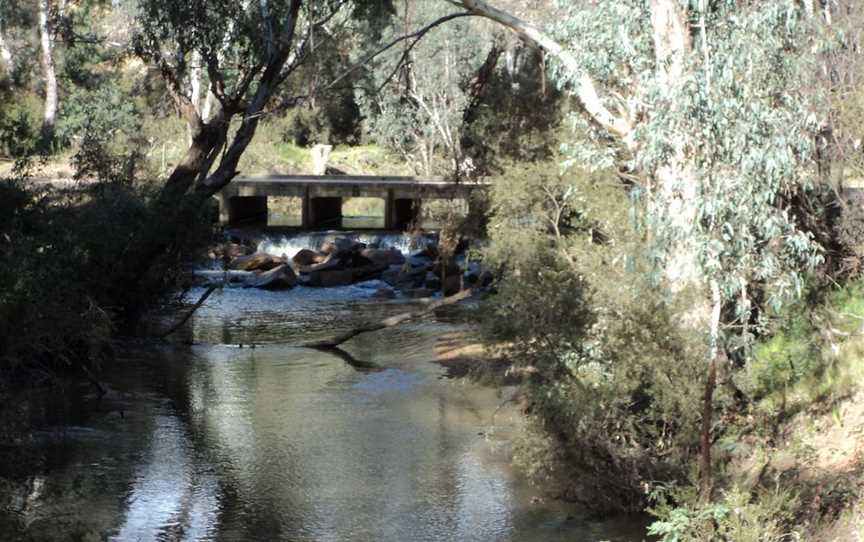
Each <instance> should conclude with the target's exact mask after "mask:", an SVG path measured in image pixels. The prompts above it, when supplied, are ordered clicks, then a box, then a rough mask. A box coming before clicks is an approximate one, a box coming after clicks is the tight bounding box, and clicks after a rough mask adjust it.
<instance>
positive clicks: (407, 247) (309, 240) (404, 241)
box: [258, 231, 438, 258]
mask: <svg viewBox="0 0 864 542" xmlns="http://www.w3.org/2000/svg"><path fill="white" fill-rule="evenodd" d="M338 237H345V238H348V239H351V240H352V241H357V242H360V243H365V244H367V245H377V246H378V247H379V248H384V249H387V248H395V249H397V250H399V251H400V252H402V253H403V254H405V255H408V254H409V253H411V252H413V251H415V250H419V249H423V248H425V247H426V246H428V245H430V244H435V243H437V241H438V236H437V234H435V233H405V232H364V231H321V232H297V233H291V234H279V235H274V234H264V236H263V239H262V240H261V241H260V242H259V243H258V252H266V253H267V254H272V255H273V256H282V255H283V254H284V255H286V256H287V257H289V258H293V257H294V255H295V254H297V253H298V252H299V251H300V250H302V249H304V248H308V249H312V250H320V249H321V247H322V246H323V245H324V243H327V242H328V241H332V240H334V239H336V238H338Z"/></svg>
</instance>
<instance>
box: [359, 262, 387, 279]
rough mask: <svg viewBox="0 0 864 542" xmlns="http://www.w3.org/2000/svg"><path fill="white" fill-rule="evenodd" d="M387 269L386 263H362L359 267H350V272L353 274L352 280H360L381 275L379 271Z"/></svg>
mask: <svg viewBox="0 0 864 542" xmlns="http://www.w3.org/2000/svg"><path fill="white" fill-rule="evenodd" d="M386 270H387V266H386V265H375V264H374V263H373V264H369V265H363V266H360V267H353V268H351V273H352V274H353V275H354V282H361V281H364V280H369V279H373V278H377V277H379V276H381V273H383V272H384V271H386Z"/></svg>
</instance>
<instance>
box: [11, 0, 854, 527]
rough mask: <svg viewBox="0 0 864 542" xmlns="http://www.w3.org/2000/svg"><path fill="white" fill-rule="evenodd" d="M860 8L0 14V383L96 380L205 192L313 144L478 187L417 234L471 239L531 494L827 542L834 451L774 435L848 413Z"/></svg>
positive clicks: (368, 169) (174, 5) (361, 5)
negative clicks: (525, 422)
mask: <svg viewBox="0 0 864 542" xmlns="http://www.w3.org/2000/svg"><path fill="white" fill-rule="evenodd" d="M493 4H494V6H493ZM862 22H864V13H862V11H861V6H859V5H858V3H857V2H854V1H853V0H762V1H749V0H711V1H708V0H652V1H650V2H649V1H647V0H609V1H603V2H596V1H590V0H584V1H582V0H580V1H561V2H555V1H553V0H531V1H517V0H494V1H493V2H485V1H481V0H435V1H425V0H424V1H413V0H405V1H402V0H389V1H377V0H326V1H316V2H311V1H303V0H261V1H259V2H249V1H241V2H237V1H228V0H215V1H214V0H208V1H205V0H182V1H174V0H167V1H166V0H112V1H111V2H108V1H101V0H39V1H37V2H25V1H19V0H4V1H3V2H2V4H0V157H2V160H3V162H2V163H0V168H2V169H0V175H2V176H3V177H4V178H5V180H4V181H3V183H2V184H0V397H2V396H3V395H7V396H11V395H10V394H14V393H19V392H20V391H21V390H22V389H24V390H26V389H32V388H38V387H44V386H50V385H52V383H53V382H55V381H56V380H57V379H60V378H70V377H71V378H81V379H95V380H98V378H99V374H100V372H104V371H110V370H111V360H112V356H113V355H114V354H115V352H114V350H113V349H114V347H113V344H114V342H113V341H114V339H115V338H116V337H117V336H119V335H121V334H128V333H131V332H132V330H134V329H135V324H136V322H137V320H138V319H140V318H141V316H142V315H143V314H145V313H146V311H147V310H149V309H152V308H154V307H158V306H160V305H162V304H165V303H168V302H170V301H171V300H172V299H173V297H174V296H175V295H176V292H177V291H178V289H179V288H180V287H181V282H182V277H183V273H182V269H183V265H184V262H185V261H187V260H188V258H189V257H191V255H192V254H195V253H196V251H197V250H199V249H200V247H201V246H203V245H204V244H206V243H207V242H209V240H210V239H211V237H212V235H213V234H214V233H213V228H214V226H213V224H212V212H213V210H212V207H211V206H210V204H209V202H210V200H211V196H212V195H213V194H215V193H217V192H218V191H219V190H220V189H221V188H223V187H224V186H226V185H227V184H228V183H230V182H231V180H232V179H233V178H234V177H235V176H236V175H237V174H238V173H239V172H243V173H250V172H251V173H256V172H257V173H260V172H269V171H281V172H290V171H302V170H304V168H306V167H308V163H307V160H308V159H307V154H308V152H307V149H308V148H309V147H311V146H312V145H315V144H319V143H320V144H330V145H334V146H335V151H334V157H336V158H337V160H336V166H337V167H338V168H339V169H340V170H344V172H346V173H388V174H392V173H396V172H406V173H416V174H420V175H443V176H447V177H450V178H453V179H457V180H459V182H475V181H477V180H485V181H489V182H492V183H493V188H492V190H491V192H490V193H489V195H488V201H487V202H486V212H485V216H484V217H482V218H483V220H481V221H479V222H478V221H477V220H474V219H475V218H476V217H472V220H469V221H465V222H458V221H455V220H454V221H453V223H451V224H450V225H448V227H447V232H446V233H447V235H452V236H456V237H458V236H460V235H464V236H468V235H471V236H475V237H477V236H481V237H487V238H488V244H484V245H483V246H484V247H485V248H483V249H482V250H479V249H478V254H477V255H476V257H477V258H480V259H482V261H483V265H484V266H485V267H486V268H488V269H491V270H493V271H494V273H495V276H496V289H497V294H496V295H493V296H490V297H489V298H487V299H486V300H484V301H483V303H484V305H483V314H484V315H485V316H484V324H483V337H484V339H483V340H484V342H485V343H486V344H487V351H488V353H489V357H490V360H488V361H487V362H486V363H483V364H480V365H481V366H478V368H477V370H476V371H474V372H475V373H476V376H477V377H478V378H480V379H481V380H484V381H489V382H490V383H491V385H499V384H501V383H504V382H513V381H517V382H519V385H520V386H521V389H522V396H523V400H524V405H525V406H524V410H525V412H526V416H528V417H529V418H530V420H531V423H530V424H529V429H528V430H527V431H526V432H525V434H524V435H523V436H522V437H521V438H520V441H519V443H518V445H517V453H516V454H515V458H514V460H515V461H516V463H517V464H518V465H519V466H520V467H521V468H523V470H524V471H525V472H527V473H529V474H530V475H531V476H533V477H534V478H535V479H536V480H537V483H538V484H541V485H543V486H544V487H546V488H548V490H549V491H550V492H552V493H554V494H555V495H557V496H558V497H562V498H567V499H575V500H581V501H584V502H588V503H591V504H592V506H593V507H595V508H596V509H597V510H598V512H609V511H628V512H639V511H646V510H647V511H650V513H651V514H653V523H652V525H651V527H650V531H651V533H652V534H653V535H655V536H657V537H658V538H659V539H660V540H665V541H677V540H729V541H732V540H734V541H745V540H754V541H755V540H764V541H774V540H776V541H780V540H799V539H801V540H810V539H813V540H816V539H824V540H828V539H832V540H834V539H844V540H845V539H849V540H853V539H855V538H853V536H854V534H855V533H860V532H861V529H862V528H864V527H862V526H864V500H862V499H864V494H862V493H861V492H862V489H864V478H862V477H861V474H860V473H861V467H862V465H864V464H862V463H861V461H862V460H861V458H860V456H856V458H855V459H854V461H853V462H852V463H850V464H844V466H843V467H842V469H845V470H842V472H841V471H840V470H834V471H832V468H834V466H832V465H833V464H832V463H830V462H828V463H825V462H824V461H823V462H822V463H820V465H822V467H821V470H819V471H818V474H814V472H815V470H816V469H815V467H814V460H812V450H813V449H817V452H818V442H819V438H820V437H819V433H818V431H816V430H813V431H815V432H814V433H812V434H810V436H809V437H801V434H802V432H801V430H800V427H799V426H797V425H795V424H801V423H802V416H803V417H804V418H806V417H807V416H811V415H812V416H814V417H817V418H818V417H819V416H822V415H824V416H825V417H826V418H827V419H828V420H829V422H830V420H831V419H834V420H835V423H836V424H841V425H842V423H843V421H842V416H843V414H842V413H843V412H846V411H849V410H854V408H855V406H856V405H858V404H859V402H860V401H862V399H861V396H860V388H859V386H860V384H859V382H860V376H861V374H862V372H861V368H860V367H861V363H860V356H861V352H862V347H864V342H862V340H861V337H860V334H861V330H862V325H861V322H862V319H864V283H862V282H861V278H860V272H861V269H862V258H864V251H862V246H864V244H862V243H864V223H862V220H864V215H862V210H861V208H860V207H861V201H862V198H861V196H860V195H859V193H858V192H856V191H855V190H854V188H855V187H856V186H858V185H860V183H861V178H862V167H864V155H862V143H861V141H862V137H864V134H862V131H861V126H862V120H864V86H862V84H861V81H860V80H859V79H860V77H861V76H860V74H861V67H862V65H864V53H862V47H864V43H862V28H864V27H862ZM340 157H341V158H340ZM33 178H69V179H73V180H76V181H79V180H80V181H83V182H86V183H87V184H86V186H87V188H86V189H83V190H74V191H64V190H62V189H57V188H51V189H49V188H44V187H40V185H39V184H38V183H34V182H32V179H33ZM825 413H828V414H825ZM7 416H8V415H7ZM832 417H833V418H832ZM4 423H7V422H4ZM7 425H9V427H4V428H0V435H6V436H9V435H12V434H13V433H14V431H16V430H17V429H16V428H15V427H14V424H8V423H7ZM829 425H830V423H829ZM793 433H798V436H799V437H800V438H801V439H805V440H806V438H810V441H807V442H809V443H808V444H806V445H805V444H801V442H803V441H802V440H800V439H799V440H798V441H795V442H796V443H797V444H796V446H797V447H793V445H792V439H791V437H790V435H791V434H793ZM9 438H11V437H9ZM850 438H853V437H850ZM742 443H746V445H745V444H742ZM805 451H806V453H805ZM3 454H4V456H5V458H6V459H7V460H8V461H6V463H7V464H8V465H12V467H10V469H12V470H13V471H14V469H15V467H14V465H18V464H21V463H22V462H26V460H27V458H26V457H19V455H20V454H18V455H16V454H17V452H16V451H15V450H14V449H12V450H7V449H6V448H3ZM808 454H809V455H808ZM780 455H783V456H784V457H786V458H787V459H788V458H789V457H791V460H789V461H792V464H793V465H795V469H797V470H796V471H795V472H798V473H799V475H797V476H796V475H790V474H789V472H790V470H789V469H788V468H787V469H785V470H784V469H781V468H780V467H777V466H776V465H777V464H778V463H777V462H774V463H772V458H776V457H779V456H780ZM817 455H818V453H817ZM750 463H753V464H752V465H751V464H750ZM787 463H788V461H787ZM817 463H818V461H817ZM825 465H827V466H825ZM808 469H810V470H808ZM836 469H841V467H839V466H837V467H836ZM800 473H804V474H800ZM808 473H809V474H808ZM4 475H8V476H14V473H13V474H10V473H4ZM814 503H815V504H814ZM825 533H829V534H825ZM844 536H848V537H849V538H843V537H844ZM820 537H821V538H820Z"/></svg>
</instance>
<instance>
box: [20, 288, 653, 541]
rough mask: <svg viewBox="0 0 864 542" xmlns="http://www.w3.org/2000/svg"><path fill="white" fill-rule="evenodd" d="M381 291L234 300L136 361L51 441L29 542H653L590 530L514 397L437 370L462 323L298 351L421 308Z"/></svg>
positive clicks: (455, 320) (437, 318)
mask: <svg viewBox="0 0 864 542" xmlns="http://www.w3.org/2000/svg"><path fill="white" fill-rule="evenodd" d="M375 286H376V285H375V284H366V285H360V286H353V287H346V288H336V289H328V290H313V289H306V288H298V289H295V290H292V291H290V292H259V291H253V290H243V289H239V288H229V289H225V290H224V291H222V292H219V293H216V294H214V295H213V296H212V297H211V300H210V301H208V303H207V305H206V306H205V307H203V308H202V309H201V310H200V311H199V313H197V314H196V316H195V318H194V320H193V321H192V322H191V326H190V327H189V328H188V329H187V330H186V331H185V332H184V333H185V335H181V336H180V337H178V338H177V339H176V343H174V344H164V345H154V344H138V345H127V346H126V347H125V351H124V352H123V354H122V356H121V359H120V360H119V361H118V367H117V369H116V370H114V371H111V372H110V373H109V374H111V375H112V376H111V377H110V380H109V381H108V385H109V386H110V389H111V393H110V394H109V396H108V397H106V398H104V399H102V400H101V401H98V402H92V403H90V404H87V405H84V407H83V408H80V409H78V410H76V411H75V412H73V413H70V414H69V415H68V416H69V417H68V419H66V420H64V421H65V423H66V425H65V427H64V428H63V429H62V430H53V429H52V428H50V427H48V428H45V430H44V434H43V436H44V439H45V444H44V446H45V448H46V449H47V450H49V453H50V454H51V456H52V461H51V464H52V465H53V468H52V469H51V470H50V471H49V472H48V473H46V474H45V475H43V476H38V477H33V478H31V479H30V480H29V481H28V484H29V485H28V487H27V488H26V491H24V492H23V493H22V495H23V497H22V500H21V502H19V503H18V506H19V507H20V510H18V511H17V512H16V513H19V514H21V516H22V517H23V518H25V519H24V522H25V523H26V524H27V525H28V533H29V536H30V537H31V538H32V539H48V540H51V539H53V540H67V539H72V538H74V537H77V536H80V537H81V538H82V539H85V540H86V539H93V540H100V539H108V540H119V541H127V540H128V541H133V540H134V541H138V540H141V541H150V540H152V541H157V540H292V541H306V540H308V541H328V540H333V541H336V540H359V541H365V540H375V541H379V540H393V541H414V540H417V541H427V540H428V541H437V540H441V541H445V540H454V541H462V540H477V541H508V540H513V541H516V540H520V541H522V540H524V541H540V542H543V541H565V540H566V541H573V540H581V541H597V540H610V541H624V540H640V539H641V537H640V534H639V533H640V531H639V525H638V523H637V522H634V521H630V520H627V519H625V518H610V519H609V520H607V521H602V522H597V521H589V520H588V519H585V514H584V513H582V511H581V510H579V509H578V508H575V507H573V506H571V505H567V504H563V503H556V502H550V501H547V500H543V499H541V498H540V494H539V493H538V491H536V490H535V489H534V488H532V487H531V486H529V485H528V484H527V483H526V481H525V480H524V479H523V478H521V477H520V476H519V474H518V473H516V472H514V471H513V469H512V468H511V467H510V457H509V450H510V446H509V442H510V437H511V436H512V434H513V432H514V430H515V428H516V426H517V425H518V416H517V414H516V411H515V409H513V408H506V407H505V408H499V407H500V406H501V405H502V404H503V403H506V400H507V398H508V397H509V394H510V393H512V390H496V389H491V388H484V387H480V386H477V385H474V384H469V383H466V382H463V381H460V380H453V379H447V378H444V377H443V370H442V369H441V367H440V366H439V365H437V364H436V363H434V359H435V349H436V341H437V340H438V338H439V337H441V336H442V335H443V334H446V333H449V332H452V331H455V330H459V329H461V328H462V327H463V326H464V323H463V319H462V317H461V316H459V315H458V314H455V313H453V312H452V311H450V312H448V311H444V312H440V313H438V314H437V315H433V316H431V317H428V318H425V319H423V320H421V321H419V322H416V323H413V324H408V325H405V326H403V327H401V328H399V329H391V330H386V331H382V332H377V333H374V334H368V335H364V336H360V337H358V338H356V339H355V340H353V341H352V342H351V343H349V344H348V345H346V354H342V355H334V354H331V353H326V352H319V351H316V350H310V349H306V348H300V347H297V346H296V345H298V344H301V343H303V342H306V341H309V340H314V339H319V338H323V337H325V336H329V335H332V334H335V333H338V332H339V331H340V330H342V329H345V328H347V327H350V326H351V325H352V324H353V323H356V322H358V321H361V320H364V319H378V318H381V317H384V316H386V315H388V314H393V313H396V312H401V311H404V310H406V309H410V308H412V307H413V305H411V304H410V303H408V302H404V301H399V300H396V301H393V302H381V301H378V300H373V299H372V298H371V295H372V292H374V289H375ZM196 293H197V292H193V293H192V294H191V296H192V297H193V298H194V297H195V294H196ZM184 342H188V343H192V344H191V345H186V344H182V343H184ZM253 346H254V347H253ZM358 362H359V363H358ZM19 535H20V536H19V537H20V538H24V539H26V536H28V535H26V534H21V533H19ZM16 536H18V535H16ZM13 539H14V538H13Z"/></svg>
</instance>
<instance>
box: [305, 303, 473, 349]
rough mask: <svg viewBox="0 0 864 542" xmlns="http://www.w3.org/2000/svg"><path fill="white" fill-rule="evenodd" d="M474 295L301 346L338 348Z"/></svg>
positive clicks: (429, 305) (427, 306) (398, 315)
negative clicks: (357, 338) (355, 338)
mask: <svg viewBox="0 0 864 542" xmlns="http://www.w3.org/2000/svg"><path fill="white" fill-rule="evenodd" d="M474 295H475V292H474V291H473V290H463V291H461V292H459V293H458V294H455V295H452V296H450V297H445V298H442V299H438V300H436V301H433V302H431V303H429V304H428V305H426V306H425V307H423V308H422V309H420V310H416V311H412V312H403V313H401V314H397V315H395V316H391V317H389V318H385V319H383V320H381V321H379V322H372V323H368V324H364V325H362V326H360V327H355V328H354V329H352V330H350V331H346V332H345V333H342V334H341V335H337V336H336V337H334V338H333V339H330V340H325V341H316V342H312V343H307V344H304V345H303V346H305V347H307V348H317V349H319V350H326V349H332V348H338V347H339V345H341V344H342V343H344V342H346V341H349V340H351V339H353V338H354V337H356V336H357V335H362V334H363V333H370V332H372V331H378V330H381V329H386V328H388V327H393V326H398V325H399V324H402V323H405V322H408V321H410V320H414V319H415V318H419V317H421V316H424V315H426V314H429V313H430V312H432V311H434V310H435V309H438V308H440V307H445V306H447V305H454V304H456V303H459V302H460V301H463V300H465V299H468V298H470V297H473V296H474Z"/></svg>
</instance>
